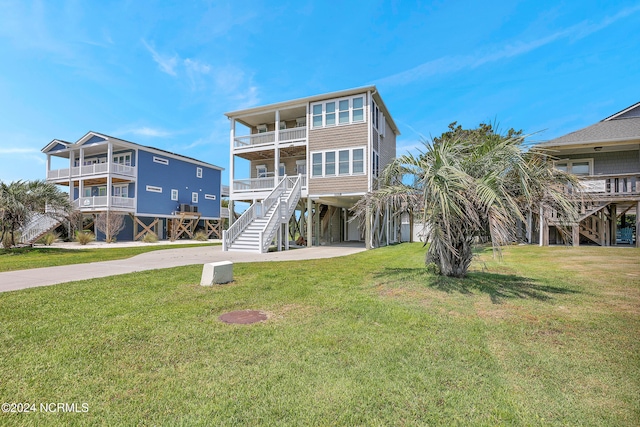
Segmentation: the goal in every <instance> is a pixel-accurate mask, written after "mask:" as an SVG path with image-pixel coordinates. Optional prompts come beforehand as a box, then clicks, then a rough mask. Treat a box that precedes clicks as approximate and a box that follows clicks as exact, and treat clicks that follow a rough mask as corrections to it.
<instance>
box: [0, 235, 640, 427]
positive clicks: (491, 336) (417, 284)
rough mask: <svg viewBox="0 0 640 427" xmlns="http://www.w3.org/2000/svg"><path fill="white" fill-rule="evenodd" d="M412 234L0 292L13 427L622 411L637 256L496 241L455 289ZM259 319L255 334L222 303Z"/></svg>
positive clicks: (556, 418) (633, 382)
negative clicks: (72, 406)
mask: <svg viewBox="0 0 640 427" xmlns="http://www.w3.org/2000/svg"><path fill="white" fill-rule="evenodd" d="M423 256H424V249H423V248H422V247H421V245H420V244H413V245H410V244H403V245H398V246H393V247H388V248H382V249H376V250H374V251H368V252H365V253H360V254H357V255H353V256H349V257H345V258H340V259H327V260H314V261H305V262H280V263H276V262H271V263H255V264H236V265H235V266H234V269H235V270H234V273H235V279H236V281H235V282H234V283H233V284H230V285H225V286H218V287H213V288H202V287H200V286H199V285H198V284H197V283H198V282H199V279H200V272H201V266H189V267H179V268H172V269H166V270H156V271H148V272H142V273H135V274H130V275H124V276H117V277H111V278H105V279H96V280H91V281H84V282H75V283H69V284H63V285H56V286H48V287H43V288H33V289H28V290H24V291H17V292H10V293H4V294H0V378H1V381H0V402H33V403H36V405H38V404H39V403H43V402H66V403H74V402H75V403H78V405H80V404H82V403H87V404H88V412H87V413H71V414H60V413H57V414H51V413H31V414H0V424H12V425H34V426H35V425H38V426H39V425H58V424H60V423H65V424H72V425H74V424H75V425H108V426H111V425H185V426H186V425H189V426H191V425H292V426H299V425H319V426H327V425H349V426H352V425H363V426H375V425H385V426H386V425H505V424H516V425H541V426H542V425H544V426H546V425H602V426H625V425H627V426H635V425H638V424H639V421H640V400H639V399H638V396H640V340H639V339H638V338H639V337H640V250H637V249H622V248H587V247H581V248H556V247H551V248H539V247H511V248H509V249H507V250H506V251H505V252H504V262H502V263H498V262H496V261H494V260H492V258H491V254H490V252H483V253H482V256H481V259H480V260H479V262H477V263H476V264H475V265H474V270H475V272H474V273H472V274H471V275H470V277H469V278H468V279H465V280H457V279H456V280H454V279H442V278H438V277H434V276H432V275H430V274H428V273H426V272H425V270H424V268H423V267H422V264H423ZM239 309H259V310H263V311H265V312H267V313H269V315H270V318H269V320H268V321H266V322H264V323H260V324H255V325H245V326H241V325H227V324H224V323H221V322H220V321H218V316H220V315H221V314H223V313H225V312H228V311H232V310H239Z"/></svg>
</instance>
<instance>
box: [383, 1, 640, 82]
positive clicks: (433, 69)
mask: <svg viewBox="0 0 640 427" xmlns="http://www.w3.org/2000/svg"><path fill="white" fill-rule="evenodd" d="M638 11H640V6H635V7H630V8H627V9H624V10H622V11H620V12H618V13H617V14H615V15H613V16H610V17H606V18H605V19H603V20H602V21H601V22H598V23H593V22H588V21H583V22H580V23H578V24H576V25H573V26H571V27H569V28H567V29H565V30H561V31H557V32H555V33H553V34H550V35H548V36H545V37H540V38H538V39H535V40H530V41H526V42H522V41H516V42H511V43H507V44H506V45H504V46H500V47H495V46H494V47H490V48H487V49H484V50H483V51H482V52H480V53H474V54H470V55H457V56H444V57H441V58H437V59H434V60H431V61H427V62H425V63H423V64H420V65H418V66H416V67H413V68H410V69H408V70H405V71H402V72H400V73H396V74H393V75H391V76H387V77H384V78H381V79H378V80H376V81H375V82H374V83H376V84H379V85H403V84H408V83H411V82H414V81H416V80H422V79H425V78H428V77H431V76H434V75H440V74H447V73H454V72H457V71H461V70H464V69H473V68H476V67H480V66H482V65H485V64H489V63H492V62H497V61H500V60H503V59H509V58H513V57H516V56H520V55H524V54H526V53H529V52H532V51H534V50H536V49H538V48H541V47H543V46H546V45H548V44H550V43H553V42H555V41H558V40H561V39H572V40H577V39H581V38H584V37H586V36H588V35H590V34H593V33H595V32H597V31H600V30H602V29H604V28H606V27H608V26H610V25H612V24H613V23H615V22H616V21H618V20H620V19H622V18H625V17H627V16H629V15H632V14H634V13H636V12H638Z"/></svg>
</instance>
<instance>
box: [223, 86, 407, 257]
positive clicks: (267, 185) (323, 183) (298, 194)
mask: <svg viewBox="0 0 640 427" xmlns="http://www.w3.org/2000/svg"><path fill="white" fill-rule="evenodd" d="M226 116H227V117H228V118H229V120H230V124H231V135H230V145H231V161H230V167H229V170H230V195H229V200H230V205H231V206H230V207H231V208H232V207H233V204H234V203H236V202H249V203H251V207H250V208H249V209H248V210H247V211H246V212H245V213H244V214H243V216H242V217H241V218H239V219H238V220H237V221H236V222H235V224H234V225H233V226H231V227H230V228H229V230H228V231H227V233H225V239H224V241H225V243H224V249H225V250H226V249H236V250H253V251H262V252H264V251H266V250H268V248H269V245H270V244H271V243H272V240H274V239H275V240H276V242H277V243H278V247H279V248H280V247H281V246H282V245H281V244H282V243H284V245H285V246H287V245H288V242H289V240H294V239H298V242H299V243H302V242H303V240H304V242H305V243H306V244H307V245H308V246H310V245H312V244H313V245H319V244H332V243H338V242H345V241H365V242H366V243H367V246H368V247H371V246H378V245H382V244H388V243H391V242H394V241H398V232H399V230H400V223H399V219H398V218H397V217H395V216H392V215H390V213H389V212H382V213H379V214H378V215H376V214H374V215H372V216H371V217H370V218H369V221H368V223H369V226H367V227H362V228H363V229H361V228H360V227H359V224H357V222H356V221H350V219H351V214H350V212H349V209H350V208H351V207H353V206H354V204H355V203H356V202H357V201H358V200H360V198H361V197H362V196H363V195H364V194H366V193H367V192H368V191H371V190H373V189H376V188H377V178H378V174H379V172H380V171H381V170H382V168H383V167H384V166H385V165H387V164H388V163H389V162H391V160H392V159H393V158H394V157H395V155H396V136H397V135H399V131H398V128H397V126H396V125H395V123H394V121H393V119H392V118H391V115H390V114H389V112H388V111H387V108H386V106H385V104H384V102H383V101H382V98H381V97H380V94H379V93H378V91H377V89H376V87H375V86H367V87H362V88H357V89H350V90H344V91H339V92H332V93H326V94H322V95H316V96H311V97H307V98H302V99H295V100H291V101H285V102H280V103H277V104H271V105H265V106H261V107H255V108H250V109H246V110H241V111H234V112H230V113H227V114H226ZM392 217H393V218H392ZM299 237H302V239H299Z"/></svg>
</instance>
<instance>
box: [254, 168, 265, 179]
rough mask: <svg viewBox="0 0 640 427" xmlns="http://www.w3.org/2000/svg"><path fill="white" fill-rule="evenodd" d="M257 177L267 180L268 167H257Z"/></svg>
mask: <svg viewBox="0 0 640 427" xmlns="http://www.w3.org/2000/svg"><path fill="white" fill-rule="evenodd" d="M256 176H257V177H258V178H266V177H267V166H266V165H256Z"/></svg>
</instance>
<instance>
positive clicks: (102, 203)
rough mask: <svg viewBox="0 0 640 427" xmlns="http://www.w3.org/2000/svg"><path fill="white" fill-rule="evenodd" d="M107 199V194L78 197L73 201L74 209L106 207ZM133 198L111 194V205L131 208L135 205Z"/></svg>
mask: <svg viewBox="0 0 640 427" xmlns="http://www.w3.org/2000/svg"><path fill="white" fill-rule="evenodd" d="M108 200H109V199H108V197H107V196H92V197H80V198H79V199H75V200H74V201H73V206H74V207H75V208H76V209H82V208H106V207H107V201H108ZM135 200H136V199H134V198H133V197H119V196H111V207H113V208H126V209H133V208H134V207H135Z"/></svg>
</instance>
